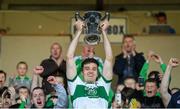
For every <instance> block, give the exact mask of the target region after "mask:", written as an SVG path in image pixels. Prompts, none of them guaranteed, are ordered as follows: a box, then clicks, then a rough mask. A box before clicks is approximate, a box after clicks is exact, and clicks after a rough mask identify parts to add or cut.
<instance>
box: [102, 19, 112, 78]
mask: <svg viewBox="0 0 180 109" xmlns="http://www.w3.org/2000/svg"><path fill="white" fill-rule="evenodd" d="M108 26H109V22H108V21H107V20H105V21H103V23H102V25H101V30H102V35H103V41H104V42H103V43H104V50H105V61H104V67H103V73H102V74H103V76H104V78H105V79H106V80H112V77H113V73H112V72H113V71H112V60H113V54H112V49H111V45H110V42H109V40H108V38H107V35H106V30H107V28H108Z"/></svg>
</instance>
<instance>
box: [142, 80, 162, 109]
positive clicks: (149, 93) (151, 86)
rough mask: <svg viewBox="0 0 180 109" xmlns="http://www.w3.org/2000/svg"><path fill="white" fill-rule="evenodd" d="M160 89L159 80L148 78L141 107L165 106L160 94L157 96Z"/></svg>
mask: <svg viewBox="0 0 180 109" xmlns="http://www.w3.org/2000/svg"><path fill="white" fill-rule="evenodd" d="M157 91H158V87H157V82H156V80H155V79H148V80H146V82H145V92H146V96H144V97H143V98H142V99H141V100H140V102H141V108H164V105H163V102H162V100H161V98H160V97H159V96H156V93H157Z"/></svg>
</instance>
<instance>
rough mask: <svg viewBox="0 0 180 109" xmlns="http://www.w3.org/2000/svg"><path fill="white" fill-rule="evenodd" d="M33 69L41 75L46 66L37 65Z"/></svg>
mask: <svg viewBox="0 0 180 109" xmlns="http://www.w3.org/2000/svg"><path fill="white" fill-rule="evenodd" d="M33 71H34V73H35V74H38V75H40V74H42V73H43V71H44V68H43V67H42V66H36V67H35V68H34V69H33Z"/></svg>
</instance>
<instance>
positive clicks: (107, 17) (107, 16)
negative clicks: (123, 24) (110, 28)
mask: <svg viewBox="0 0 180 109" xmlns="http://www.w3.org/2000/svg"><path fill="white" fill-rule="evenodd" d="M105 19H107V20H108V21H109V19H110V14H109V12H105V16H104V17H103V18H102V19H101V21H103V20H105Z"/></svg>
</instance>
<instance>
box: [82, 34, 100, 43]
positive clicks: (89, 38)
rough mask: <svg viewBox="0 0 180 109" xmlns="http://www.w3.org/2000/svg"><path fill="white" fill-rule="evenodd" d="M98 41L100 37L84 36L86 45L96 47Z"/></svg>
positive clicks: (94, 35) (95, 35)
mask: <svg viewBox="0 0 180 109" xmlns="http://www.w3.org/2000/svg"><path fill="white" fill-rule="evenodd" d="M100 40H101V39H100V36H99V35H97V34H93V35H92V34H91V35H86V36H85V37H84V42H85V43H86V44H88V45H97V44H99V42H100Z"/></svg>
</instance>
